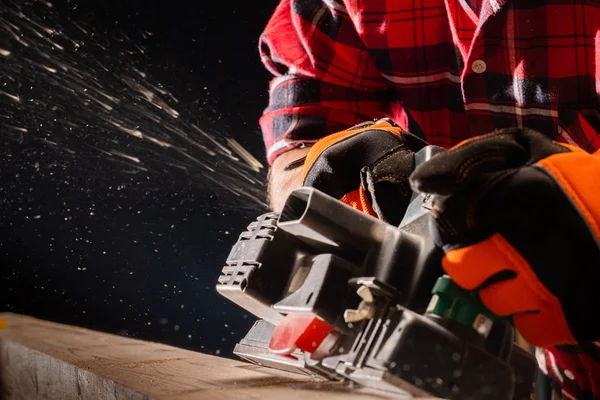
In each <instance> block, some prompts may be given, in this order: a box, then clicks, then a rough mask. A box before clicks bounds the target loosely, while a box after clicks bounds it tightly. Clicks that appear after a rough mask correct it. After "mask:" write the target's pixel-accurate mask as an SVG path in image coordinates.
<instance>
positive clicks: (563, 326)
mask: <svg viewBox="0 0 600 400" xmlns="http://www.w3.org/2000/svg"><path fill="white" fill-rule="evenodd" d="M513 325H514V326H515V328H516V329H517V331H519V333H520V334H521V336H523V338H524V339H525V340H526V341H527V342H528V343H530V344H532V345H533V346H536V347H541V348H545V347H552V346H557V345H561V344H575V343H576V342H577V341H576V340H575V339H574V338H573V334H572V333H571V330H570V329H569V326H568V325H567V321H566V320H565V317H564V315H563V313H562V309H552V310H542V311H541V312H539V313H523V314H517V315H514V316H513Z"/></svg>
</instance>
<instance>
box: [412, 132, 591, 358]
mask: <svg viewBox="0 0 600 400" xmlns="http://www.w3.org/2000/svg"><path fill="white" fill-rule="evenodd" d="M410 184H411V187H412V188H413V190H415V191H416V192H420V193H425V194H429V195H431V196H432V202H433V211H432V216H433V218H432V221H434V222H433V223H432V233H433V236H434V240H435V241H436V242H437V244H438V245H439V246H441V247H443V249H444V252H445V255H444V257H443V262H442V265H443V268H444V270H445V271H446V273H447V274H448V275H449V276H450V277H451V278H452V279H453V280H454V281H455V282H456V283H457V284H458V285H459V286H461V287H463V288H464V289H467V290H475V291H477V292H478V294H479V296H480V298H481V300H482V302H483V303H484V304H485V306H486V307H487V308H488V309H489V310H490V311H492V312H493V313H495V314H497V315H498V316H506V317H509V318H511V317H512V321H513V324H514V326H515V328H516V329H517V330H518V331H519V333H520V334H521V335H522V336H523V338H524V339H525V340H527V341H528V342H529V343H530V344H532V345H535V346H538V347H550V346H555V345H559V344H573V343H576V342H581V341H588V340H597V339H598V338H599V337H600V318H599V310H600V300H599V296H598V294H597V293H596V291H597V290H600V247H599V241H600V156H599V155H598V154H595V155H593V154H589V153H588V152H586V151H583V150H581V149H579V148H577V147H575V146H571V145H567V144H559V143H558V142H555V141H552V140H550V139H548V138H547V137H545V136H544V135H542V134H541V133H539V132H535V131H532V130H528V129H517V128H514V129H506V130H500V131H496V132H494V133H491V134H488V135H484V136H480V137H476V138H473V139H469V140H467V141H465V142H463V143H461V144H459V145H458V146H456V147H454V148H452V149H450V150H449V151H447V152H444V153H440V154H438V155H436V156H434V157H433V158H432V159H431V160H429V161H428V162H426V163H424V164H421V165H419V166H418V167H417V168H416V169H415V171H414V172H413V174H412V175H411V177H410Z"/></svg>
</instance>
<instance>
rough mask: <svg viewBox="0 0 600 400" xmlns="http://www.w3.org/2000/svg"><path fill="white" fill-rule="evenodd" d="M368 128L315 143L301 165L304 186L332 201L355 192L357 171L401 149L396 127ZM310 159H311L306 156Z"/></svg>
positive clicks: (401, 143)
mask: <svg viewBox="0 0 600 400" xmlns="http://www.w3.org/2000/svg"><path fill="white" fill-rule="evenodd" d="M376 126H378V125H370V126H368V127H367V128H361V129H359V130H357V131H344V132H340V134H339V136H338V134H334V136H335V137H332V138H331V140H330V139H329V138H324V139H321V140H322V141H319V142H317V144H315V146H313V149H311V152H309V155H308V156H307V161H306V162H305V165H304V172H303V173H304V176H303V185H304V186H311V187H314V188H316V189H318V190H321V191H323V192H325V193H327V194H328V195H330V196H333V197H335V198H338V199H339V198H341V197H342V196H344V195H345V194H347V193H349V192H351V191H354V190H356V188H358V187H359V184H360V171H361V169H362V168H363V167H364V166H368V165H371V164H372V163H374V162H375V161H377V160H378V159H379V158H381V157H382V156H383V155H385V154H386V153H387V152H389V151H391V150H392V149H394V148H398V147H402V148H403V137H402V136H401V135H400V131H399V128H396V127H389V128H388V127H385V128H376ZM309 156H310V157H309Z"/></svg>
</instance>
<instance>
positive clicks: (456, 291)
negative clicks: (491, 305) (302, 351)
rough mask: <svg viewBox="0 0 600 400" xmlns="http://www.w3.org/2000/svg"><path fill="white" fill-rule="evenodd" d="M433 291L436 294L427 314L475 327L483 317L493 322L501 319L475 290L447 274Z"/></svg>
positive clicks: (439, 280) (438, 281)
mask: <svg viewBox="0 0 600 400" xmlns="http://www.w3.org/2000/svg"><path fill="white" fill-rule="evenodd" d="M431 293H432V294H433V295H434V296H433V298H432V302H431V303H430V305H429V308H428V309H427V314H434V315H439V316H441V317H445V318H449V319H452V320H455V321H457V322H459V323H461V324H463V325H467V326H471V327H475V326H476V324H477V321H478V320H480V319H481V318H482V317H487V318H488V319H490V320H491V321H492V322H493V321H497V320H499V319H500V318H499V317H498V316H496V315H495V314H493V313H492V312H491V311H489V310H488V309H487V308H486V307H485V306H484V305H483V303H482V302H481V300H480V299H479V296H478V295H477V294H476V293H475V292H470V291H468V290H465V289H463V288H461V287H460V286H458V285H457V284H456V283H454V282H453V281H452V279H450V277H449V276H447V275H443V276H441V277H440V278H438V280H437V282H436V284H435V286H434V287H433V290H432V291H431Z"/></svg>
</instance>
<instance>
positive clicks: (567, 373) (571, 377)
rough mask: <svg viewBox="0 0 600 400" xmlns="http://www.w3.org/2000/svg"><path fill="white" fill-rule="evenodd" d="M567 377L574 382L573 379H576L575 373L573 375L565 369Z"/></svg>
mask: <svg viewBox="0 0 600 400" xmlns="http://www.w3.org/2000/svg"><path fill="white" fill-rule="evenodd" d="M565 375H566V376H567V378H569V379H570V380H573V379H575V375H573V373H572V372H571V371H570V370H568V369H565Z"/></svg>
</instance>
